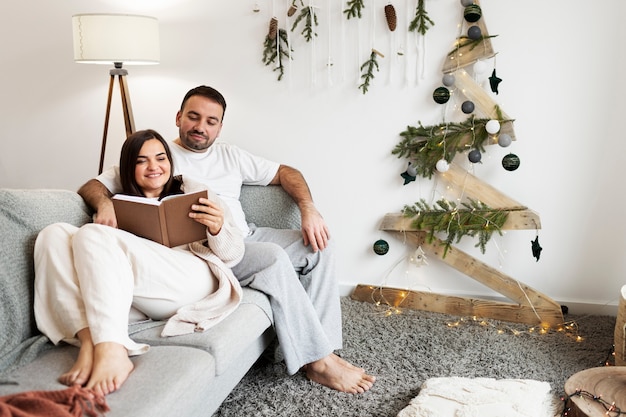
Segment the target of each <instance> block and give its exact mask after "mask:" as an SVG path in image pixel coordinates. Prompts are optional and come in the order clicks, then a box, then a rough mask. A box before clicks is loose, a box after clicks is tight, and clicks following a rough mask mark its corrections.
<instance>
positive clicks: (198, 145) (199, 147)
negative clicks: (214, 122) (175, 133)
mask: <svg viewBox="0 0 626 417" xmlns="http://www.w3.org/2000/svg"><path fill="white" fill-rule="evenodd" d="M192 134H194V135H200V136H202V137H203V138H204V139H205V141H196V140H193V139H190V138H189V136H190V135H192ZM180 138H181V141H182V142H183V144H184V145H185V146H186V147H188V148H189V149H193V150H196V151H203V150H205V149H207V148H209V146H211V143H212V142H213V141H211V140H210V138H209V137H208V136H206V135H204V134H202V133H198V132H195V131H190V132H187V134H185V135H180Z"/></svg>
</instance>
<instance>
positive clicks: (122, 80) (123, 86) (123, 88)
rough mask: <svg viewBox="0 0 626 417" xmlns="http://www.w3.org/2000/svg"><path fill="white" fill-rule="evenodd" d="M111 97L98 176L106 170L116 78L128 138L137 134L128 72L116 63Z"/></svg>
mask: <svg viewBox="0 0 626 417" xmlns="http://www.w3.org/2000/svg"><path fill="white" fill-rule="evenodd" d="M109 74H110V80H109V95H108V98H107V109H106V113H105V117H104V132H103V133H102V147H101V149H100V165H99V167H98V175H100V174H101V173H102V169H103V168H104V154H105V152H106V146H107V136H108V133H109V118H110V116H111V98H112V97H113V83H114V82H115V76H117V79H118V81H119V84H120V93H121V94H122V112H123V113H124V126H125V128H126V137H128V136H130V135H131V134H132V133H134V132H135V119H134V118H133V109H132V107H131V105H130V93H129V92H128V83H127V82H126V75H128V71H126V70H125V69H123V68H122V64H121V63H115V68H114V69H112V70H111V71H110V72H109Z"/></svg>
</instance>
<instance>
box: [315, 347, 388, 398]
mask: <svg viewBox="0 0 626 417" xmlns="http://www.w3.org/2000/svg"><path fill="white" fill-rule="evenodd" d="M304 370H305V372H306V376H307V378H309V379H310V380H311V381H314V382H317V383H318V384H322V385H324V386H326V387H329V388H332V389H334V390H337V391H341V392H347V393H350V394H361V393H364V392H365V391H367V390H369V389H370V388H372V386H373V385H374V381H375V380H376V378H375V377H374V376H372V375H368V374H366V373H365V370H364V369H362V368H359V367H357V366H354V365H352V364H351V363H349V362H347V361H345V360H343V359H341V358H340V357H339V356H337V355H335V354H334V353H332V354H330V355H328V356H326V357H325V358H322V359H320V360H318V361H315V362H311V363H309V364H307V365H306V366H305V367H304Z"/></svg>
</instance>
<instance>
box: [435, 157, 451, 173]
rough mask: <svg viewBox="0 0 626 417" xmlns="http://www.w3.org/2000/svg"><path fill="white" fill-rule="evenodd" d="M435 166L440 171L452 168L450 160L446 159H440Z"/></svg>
mask: <svg viewBox="0 0 626 417" xmlns="http://www.w3.org/2000/svg"><path fill="white" fill-rule="evenodd" d="M435 168H437V171H439V172H446V171H447V170H449V169H450V165H448V161H446V160H445V159H440V160H438V161H437V163H436V164H435Z"/></svg>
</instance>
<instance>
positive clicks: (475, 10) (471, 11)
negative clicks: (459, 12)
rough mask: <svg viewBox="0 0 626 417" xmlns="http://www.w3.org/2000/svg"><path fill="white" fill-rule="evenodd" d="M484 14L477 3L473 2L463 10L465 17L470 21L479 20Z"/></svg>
mask: <svg viewBox="0 0 626 417" xmlns="http://www.w3.org/2000/svg"><path fill="white" fill-rule="evenodd" d="M482 15H483V11H482V10H481V8H480V6H479V5H477V4H471V5H469V6H467V7H466V8H465V11H464V12H463V17H464V18H465V20H467V21H468V22H470V23H474V22H478V20H479V19H480V17H481V16H482Z"/></svg>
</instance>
